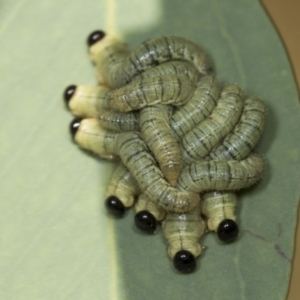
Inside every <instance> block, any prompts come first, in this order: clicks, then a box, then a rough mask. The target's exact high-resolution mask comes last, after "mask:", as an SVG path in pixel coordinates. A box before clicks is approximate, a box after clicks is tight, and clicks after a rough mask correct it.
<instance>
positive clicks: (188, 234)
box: [163, 204, 205, 273]
mask: <svg viewBox="0 0 300 300" xmlns="http://www.w3.org/2000/svg"><path fill="white" fill-rule="evenodd" d="M204 232H205V222H204V220H203V219H202V218H201V215H200V204H198V205H197V206H196V207H195V208H194V209H193V210H191V211H190V212H187V213H174V212H168V213H167V215H166V218H165V221H164V223H163V233H164V236H165V238H166V239H167V241H168V244H169V246H168V255H169V257H170V258H171V259H173V263H174V266H175V268H176V269H177V270H178V271H180V272H182V273H191V272H193V271H194V270H195V268H196V259H195V258H196V257H197V256H199V255H200V254H201V252H202V247H201V245H200V244H199V240H200V238H201V236H202V235H203V234H204Z"/></svg>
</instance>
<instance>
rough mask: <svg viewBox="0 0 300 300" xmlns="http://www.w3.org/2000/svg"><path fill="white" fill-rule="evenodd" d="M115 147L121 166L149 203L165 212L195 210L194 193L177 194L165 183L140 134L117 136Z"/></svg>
mask: <svg viewBox="0 0 300 300" xmlns="http://www.w3.org/2000/svg"><path fill="white" fill-rule="evenodd" d="M117 147H118V149H119V152H118V153H119V155H120V157H121V159H122V161H123V163H124V165H125V166H126V167H127V168H128V169H129V170H130V172H131V173H132V175H133V177H134V178H135V179H136V181H137V183H138V185H139V187H140V189H141V191H142V192H143V193H144V194H145V195H146V196H147V197H149V198H150V200H152V201H154V202H155V203H157V204H158V205H159V206H161V207H162V208H163V209H165V210H167V211H176V212H185V211H189V210H191V209H192V208H193V207H195V206H196V204H197V203H198V201H199V196H198V195H197V194H196V193H190V192H187V191H184V190H178V189H176V188H173V187H171V186H170V184H169V183H167V182H166V180H165V179H164V175H163V173H162V172H161V170H160V169H159V168H158V167H157V165H156V162H155V160H154V158H153V156H152V155H151V154H150V153H149V149H148V147H147V146H146V144H145V142H144V141H143V140H142V138H141V136H140V134H139V133H137V132H130V133H120V134H119V135H118V139H117Z"/></svg>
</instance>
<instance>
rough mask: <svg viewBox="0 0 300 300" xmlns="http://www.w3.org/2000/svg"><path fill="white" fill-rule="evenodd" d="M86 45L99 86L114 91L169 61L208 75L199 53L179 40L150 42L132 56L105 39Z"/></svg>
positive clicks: (119, 43) (205, 59) (205, 61)
mask: <svg viewBox="0 0 300 300" xmlns="http://www.w3.org/2000/svg"><path fill="white" fill-rule="evenodd" d="M92 35H93V33H92V34H91V36H92ZM91 36H90V38H89V40H91ZM89 44H90V56H91V59H92V61H93V62H94V63H95V64H96V67H97V70H98V73H99V79H100V82H101V83H105V84H107V85H108V86H110V87H114V88H118V87H121V86H124V85H126V84H128V83H129V82H130V81H131V80H132V79H133V78H134V77H135V76H137V75H139V74H140V73H142V72H144V71H145V70H147V69H149V68H152V67H154V66H157V65H158V64H162V63H164V62H168V61H171V60H182V61H187V62H191V63H192V64H193V65H194V66H195V67H196V69H197V70H198V72H199V73H200V74H202V75H205V74H209V73H211V71H212V67H211V62H210V60H209V58H208V57H207V55H206V54H205V53H204V52H203V50H202V49H201V48H200V47H199V46H197V45H196V44H194V43H192V42H191V41H188V40H186V39H184V38H181V37H176V36H168V37H160V38H155V39H151V40H148V41H145V42H144V43H142V44H141V45H140V46H139V47H137V48H136V49H135V50H134V51H132V52H130V51H129V49H128V47H127V45H126V44H125V43H123V42H122V41H120V40H118V39H117V38H115V37H112V36H109V35H106V36H103V37H102V38H100V39H98V40H97V41H96V42H95V43H89Z"/></svg>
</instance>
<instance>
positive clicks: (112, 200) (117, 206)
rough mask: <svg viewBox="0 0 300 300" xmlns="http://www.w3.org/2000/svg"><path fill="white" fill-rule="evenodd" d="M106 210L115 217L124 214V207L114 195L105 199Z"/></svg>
mask: <svg viewBox="0 0 300 300" xmlns="http://www.w3.org/2000/svg"><path fill="white" fill-rule="evenodd" d="M105 207H106V210H107V211H108V212H109V213H110V214H111V215H113V216H115V217H117V218H122V217H124V215H125V212H126V208H125V206H124V204H123V203H122V202H121V200H120V199H119V198H118V197H116V196H109V197H107V198H106V200H105Z"/></svg>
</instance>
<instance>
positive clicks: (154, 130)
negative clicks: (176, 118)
mask: <svg viewBox="0 0 300 300" xmlns="http://www.w3.org/2000/svg"><path fill="white" fill-rule="evenodd" d="M170 115H171V108H170V107H168V106H166V105H162V104H158V105H154V106H148V107H144V108H143V109H141V111H140V128H141V133H142V137H143V139H144V141H145V142H146V144H147V145H148V147H149V148H150V150H151V151H152V153H153V154H154V156H155V158H156V160H157V162H158V165H159V167H160V169H161V171H162V173H163V174H164V176H165V178H166V179H167V181H168V182H170V184H171V185H172V186H176V184H177V179H178V176H179V173H180V171H181V150H180V147H179V144H178V142H177V140H176V138H175V137H174V135H173V134H172V130H171V128H170V126H169V117H170Z"/></svg>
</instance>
